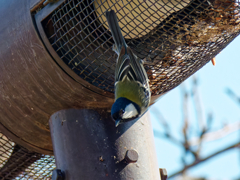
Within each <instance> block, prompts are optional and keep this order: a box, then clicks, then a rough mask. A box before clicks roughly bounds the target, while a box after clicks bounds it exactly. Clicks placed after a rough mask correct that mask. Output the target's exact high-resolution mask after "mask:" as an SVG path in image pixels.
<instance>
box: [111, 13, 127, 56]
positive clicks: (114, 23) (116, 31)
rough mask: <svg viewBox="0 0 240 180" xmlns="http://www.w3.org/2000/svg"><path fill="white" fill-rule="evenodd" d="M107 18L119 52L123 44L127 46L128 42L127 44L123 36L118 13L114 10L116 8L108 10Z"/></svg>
mask: <svg viewBox="0 0 240 180" xmlns="http://www.w3.org/2000/svg"><path fill="white" fill-rule="evenodd" d="M106 18H107V22H108V26H109V28H110V30H111V33H112V36H113V40H114V42H115V45H116V50H117V52H118V54H119V53H120V51H121V48H122V46H125V47H126V46H127V44H126V42H125V40H124V38H123V35H122V32H121V29H120V27H119V24H118V20H117V15H116V13H115V12H114V10H111V11H107V12H106Z"/></svg>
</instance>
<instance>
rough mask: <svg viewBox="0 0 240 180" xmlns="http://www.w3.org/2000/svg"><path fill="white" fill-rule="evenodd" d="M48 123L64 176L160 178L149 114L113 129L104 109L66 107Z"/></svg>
mask: <svg viewBox="0 0 240 180" xmlns="http://www.w3.org/2000/svg"><path fill="white" fill-rule="evenodd" d="M49 124H50V129H51V136H52V142H53V149H54V155H55V158H56V165H57V168H58V169H61V170H62V171H63V172H64V174H65V179H67V180H76V179H82V180H94V179H96V180H102V179H104V180H105V179H114V180H115V179H116V180H130V179H134V180H160V174H159V169H158V165H157V157H156V152H155V147H154V139H153V132H152V127H151V123H150V118H149V113H146V114H145V115H144V116H143V117H142V118H141V119H139V120H138V121H132V122H128V123H125V124H120V125H119V126H118V127H117V128H116V127H115V126H114V122H113V121H112V120H111V117H110V113H107V112H106V111H104V110H89V109H67V110H61V111H58V112H56V113H55V114H53V115H52V116H51V118H50V123H49ZM135 161H136V162H135Z"/></svg>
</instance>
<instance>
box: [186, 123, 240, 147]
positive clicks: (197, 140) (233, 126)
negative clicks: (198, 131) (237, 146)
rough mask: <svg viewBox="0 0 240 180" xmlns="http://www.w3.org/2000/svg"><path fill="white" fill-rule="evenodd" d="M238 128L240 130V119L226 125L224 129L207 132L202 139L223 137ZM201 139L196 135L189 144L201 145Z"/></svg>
mask: <svg viewBox="0 0 240 180" xmlns="http://www.w3.org/2000/svg"><path fill="white" fill-rule="evenodd" d="M238 130H240V121H237V122H235V123H232V124H228V125H225V126H224V127H223V128H222V129H219V130H217V131H214V132H209V133H205V134H204V135H203V137H202V141H203V142H210V141H214V140H217V139H221V138H223V137H225V136H227V135H229V134H231V133H233V132H236V131H238ZM200 141H201V139H200V138H199V137H195V138H192V139H190V140H189V144H190V146H196V145H199V143H200Z"/></svg>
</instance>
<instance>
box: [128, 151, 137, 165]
mask: <svg viewBox="0 0 240 180" xmlns="http://www.w3.org/2000/svg"><path fill="white" fill-rule="evenodd" d="M125 160H126V161H127V162H128V163H135V162H137V160H138V153H137V151H135V150H133V149H131V150H127V152H126V155H125Z"/></svg>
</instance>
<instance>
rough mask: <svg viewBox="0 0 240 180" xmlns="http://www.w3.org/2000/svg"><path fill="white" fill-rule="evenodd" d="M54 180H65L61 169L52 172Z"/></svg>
mask: <svg viewBox="0 0 240 180" xmlns="http://www.w3.org/2000/svg"><path fill="white" fill-rule="evenodd" d="M52 180H64V173H63V172H62V171H61V170H60V169H54V170H53V172H52Z"/></svg>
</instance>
